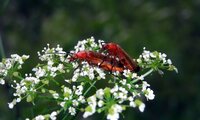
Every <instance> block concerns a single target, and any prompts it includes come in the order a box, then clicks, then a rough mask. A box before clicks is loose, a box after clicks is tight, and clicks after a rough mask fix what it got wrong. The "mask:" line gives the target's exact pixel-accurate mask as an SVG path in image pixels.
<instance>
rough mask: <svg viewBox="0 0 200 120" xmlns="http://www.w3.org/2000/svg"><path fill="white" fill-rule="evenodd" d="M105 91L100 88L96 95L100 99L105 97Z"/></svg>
mask: <svg viewBox="0 0 200 120" xmlns="http://www.w3.org/2000/svg"><path fill="white" fill-rule="evenodd" d="M103 95H104V91H103V89H99V90H97V91H96V97H97V98H99V99H103Z"/></svg>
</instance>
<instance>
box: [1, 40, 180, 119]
mask: <svg viewBox="0 0 200 120" xmlns="http://www.w3.org/2000/svg"><path fill="white" fill-rule="evenodd" d="M103 44H105V43H104V41H103V40H98V42H97V43H96V42H95V39H94V38H93V37H91V38H88V39H86V40H82V41H79V42H78V44H77V45H76V46H75V47H74V50H71V51H70V52H65V51H63V48H61V47H60V46H59V45H57V47H56V48H50V45H49V44H47V47H44V49H43V50H42V51H41V52H38V56H39V59H40V62H41V63H38V65H36V66H35V67H34V68H33V69H32V73H28V74H25V75H21V74H20V72H18V71H17V70H18V69H21V68H22V66H21V65H22V64H23V63H24V61H25V60H26V59H28V58H29V56H26V55H23V56H21V57H20V56H19V55H16V54H14V55H11V58H6V59H3V60H2V62H1V63H0V84H5V78H8V79H9V80H10V81H9V82H10V85H11V87H12V88H13V89H14V90H15V92H14V93H13V96H14V99H13V101H12V102H10V103H8V105H9V108H11V109H12V108H13V107H14V106H15V105H16V103H18V102H21V101H22V100H23V99H26V101H27V102H32V103H34V101H35V99H36V98H38V99H37V101H42V100H43V99H40V98H41V97H43V98H48V99H45V100H47V102H51V103H52V102H54V103H56V106H55V107H54V108H52V111H51V113H49V114H48V113H47V114H45V115H41V114H40V115H37V116H36V117H35V118H33V119H34V120H45V119H51V120H56V119H60V118H62V119H67V118H68V119H71V118H74V117H75V116H76V115H77V114H78V113H79V112H83V118H87V117H89V116H91V115H93V114H95V113H105V115H106V116H107V119H108V120H117V119H119V118H120V113H122V112H123V111H125V110H126V108H127V107H133V108H137V109H139V111H141V112H143V111H144V109H145V101H144V99H143V98H146V100H153V99H154V97H155V95H154V92H153V90H152V89H151V88H150V85H149V84H148V83H147V81H145V77H146V76H148V75H150V74H151V73H152V72H154V71H159V72H161V69H162V70H176V71H177V69H176V67H175V66H173V65H172V62H171V60H170V59H166V57H167V55H166V54H163V53H160V52H157V51H156V52H150V51H147V50H146V49H144V51H143V53H142V54H141V55H140V56H139V58H138V59H137V63H138V65H139V66H140V67H141V68H142V71H141V72H138V73H134V72H132V71H130V70H129V69H125V68H123V72H119V71H108V70H105V69H103V68H101V67H100V65H101V63H99V64H98V65H97V64H91V63H89V61H88V60H83V59H81V60H80V59H73V60H72V59H71V58H73V55H74V54H76V53H78V52H80V51H93V52H97V53H102V55H109V54H105V53H106V51H103V52H101V48H102V45H103ZM107 59H108V60H110V59H111V60H112V59H115V58H107ZM94 60H95V59H93V61H94ZM102 61H103V62H104V58H102ZM106 62H110V63H109V65H112V61H106ZM117 62H120V60H119V59H118V60H117ZM120 64H121V63H120ZM104 65H106V64H104ZM113 66H114V65H113ZM111 67H112V66H111ZM119 67H120V66H119ZM103 81H104V82H106V83H105V84H106V85H107V86H104V87H99V86H98V85H96V84H97V83H99V82H103ZM6 82H7V81H6ZM94 91H95V92H94ZM36 105H37V104H36ZM47 111H48V112H49V110H47ZM27 120H29V118H27Z"/></svg>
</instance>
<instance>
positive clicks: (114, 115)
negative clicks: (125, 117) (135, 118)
mask: <svg viewBox="0 0 200 120" xmlns="http://www.w3.org/2000/svg"><path fill="white" fill-rule="evenodd" d="M121 112H122V107H121V106H120V105H118V104H114V105H112V107H111V108H110V109H109V111H108V115H107V119H108V120H118V119H119V113H121Z"/></svg>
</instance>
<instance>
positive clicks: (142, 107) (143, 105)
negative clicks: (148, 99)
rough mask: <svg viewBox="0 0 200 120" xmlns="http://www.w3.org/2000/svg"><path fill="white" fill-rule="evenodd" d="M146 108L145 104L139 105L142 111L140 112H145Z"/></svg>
mask: <svg viewBox="0 0 200 120" xmlns="http://www.w3.org/2000/svg"><path fill="white" fill-rule="evenodd" d="M144 108H145V104H144V103H141V104H140V105H139V110H140V112H144Z"/></svg>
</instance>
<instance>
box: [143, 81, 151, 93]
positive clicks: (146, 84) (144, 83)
mask: <svg viewBox="0 0 200 120" xmlns="http://www.w3.org/2000/svg"><path fill="white" fill-rule="evenodd" d="M142 83H143V84H142V91H144V90H146V89H147V87H149V86H150V85H149V84H148V83H147V82H146V81H143V82H142Z"/></svg>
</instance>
